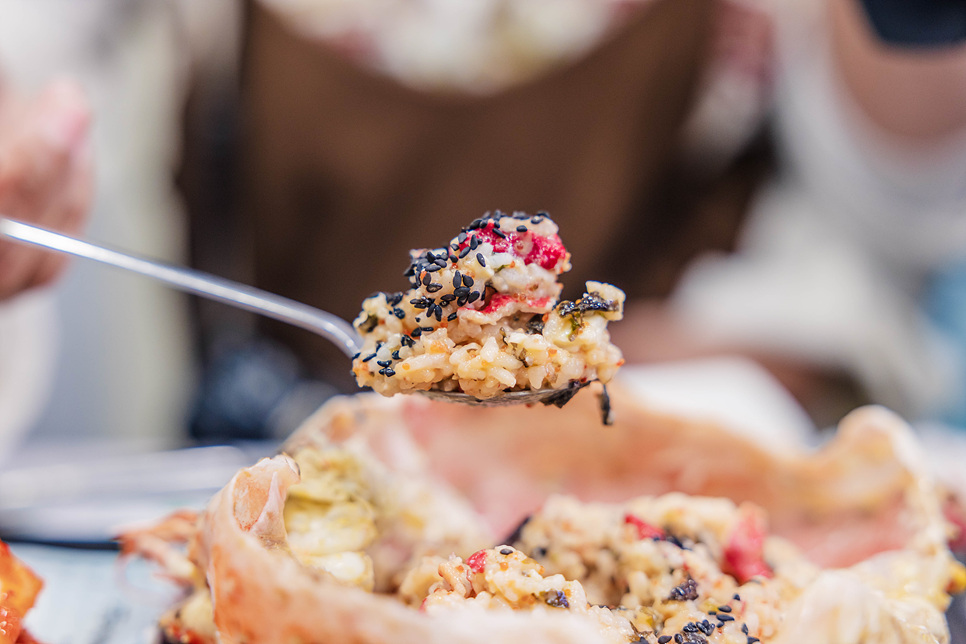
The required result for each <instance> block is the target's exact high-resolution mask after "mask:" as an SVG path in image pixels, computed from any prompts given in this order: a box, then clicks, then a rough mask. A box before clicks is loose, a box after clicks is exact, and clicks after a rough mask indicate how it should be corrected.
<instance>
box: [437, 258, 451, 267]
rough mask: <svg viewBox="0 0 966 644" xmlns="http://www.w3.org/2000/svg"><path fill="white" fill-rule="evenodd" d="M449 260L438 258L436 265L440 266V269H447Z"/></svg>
mask: <svg viewBox="0 0 966 644" xmlns="http://www.w3.org/2000/svg"><path fill="white" fill-rule="evenodd" d="M447 259H449V258H448V257H437V258H436V265H437V266H439V267H440V268H446V264H447Z"/></svg>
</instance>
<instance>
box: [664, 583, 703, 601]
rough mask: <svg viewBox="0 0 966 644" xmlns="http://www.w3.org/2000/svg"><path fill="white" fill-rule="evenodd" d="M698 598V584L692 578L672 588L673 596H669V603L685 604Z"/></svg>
mask: <svg viewBox="0 0 966 644" xmlns="http://www.w3.org/2000/svg"><path fill="white" fill-rule="evenodd" d="M697 598H698V582H696V581H695V580H693V579H691V578H690V577H689V578H688V579H686V580H684V581H683V582H681V583H680V584H678V585H677V586H675V587H674V588H672V589H671V594H670V595H668V601H672V602H683V601H688V600H692V599H697Z"/></svg>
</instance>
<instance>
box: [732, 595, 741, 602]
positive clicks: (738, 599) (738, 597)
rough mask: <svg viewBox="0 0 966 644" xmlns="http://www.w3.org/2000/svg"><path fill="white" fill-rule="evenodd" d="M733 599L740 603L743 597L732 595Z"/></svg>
mask: <svg viewBox="0 0 966 644" xmlns="http://www.w3.org/2000/svg"><path fill="white" fill-rule="evenodd" d="M731 598H732V599H733V600H735V601H736V602H740V601H741V595H739V594H738V593H735V594H734V595H732V596H731Z"/></svg>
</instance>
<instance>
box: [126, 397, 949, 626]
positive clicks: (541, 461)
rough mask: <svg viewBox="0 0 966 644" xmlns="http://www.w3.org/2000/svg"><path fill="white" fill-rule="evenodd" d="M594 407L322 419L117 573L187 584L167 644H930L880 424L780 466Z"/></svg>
mask: <svg viewBox="0 0 966 644" xmlns="http://www.w3.org/2000/svg"><path fill="white" fill-rule="evenodd" d="M610 398H611V403H612V407H613V409H614V410H615V411H616V416H615V423H614V425H612V426H609V427H604V426H602V425H601V424H600V414H599V409H598V403H597V400H596V398H595V397H594V396H593V395H591V392H590V391H589V390H587V391H584V392H582V393H581V394H580V395H578V396H577V397H575V399H574V400H573V401H572V402H571V403H570V404H569V405H568V406H567V408H566V409H564V410H558V409H554V408H544V407H530V408H499V407H495V408H471V407H466V406H461V405H453V404H447V403H439V402H434V401H430V400H427V399H423V398H421V397H418V396H396V397H393V398H383V397H381V396H378V395H375V394H361V395H357V396H352V397H340V398H336V399H333V400H331V401H330V402H329V403H327V404H326V405H325V406H323V407H322V408H321V409H320V410H319V411H318V412H317V413H315V414H314V415H313V416H312V417H311V418H309V419H308V420H307V421H306V422H305V423H304V424H303V426H302V427H301V428H300V429H299V430H297V431H296V432H295V433H294V434H293V435H292V436H291V437H290V439H289V440H288V441H287V442H286V444H285V445H284V446H283V449H282V452H283V453H282V454H280V455H279V456H276V457H274V458H271V459H264V460H263V461H261V462H259V463H258V464H256V465H254V466H253V467H251V468H246V469H243V470H241V471H240V472H239V473H238V474H237V475H236V476H235V477H234V478H233V479H232V480H231V481H230V482H228V484H227V486H226V487H225V488H224V489H223V490H222V491H221V492H219V493H218V494H217V495H216V496H215V497H214V498H213V499H212V500H211V502H210V503H209V505H208V507H207V509H206V510H205V511H204V512H202V513H200V514H198V515H197V516H194V515H191V514H190V513H188V514H184V513H182V514H180V515H176V516H174V517H172V518H171V519H169V520H167V521H165V522H162V523H161V524H159V525H158V526H154V527H151V528H148V529H144V530H138V531H132V532H129V533H127V534H126V535H124V536H123V537H122V546H123V552H124V553H125V555H127V556H130V555H136V556H143V557H147V558H150V559H154V560H156V561H158V562H160V564H161V565H162V567H163V568H164V570H165V572H166V573H167V575H168V576H169V577H170V578H171V579H173V580H174V581H175V582H176V583H180V584H183V585H184V587H185V597H186V599H185V600H184V601H183V602H182V603H181V604H179V605H178V606H176V607H175V608H173V609H172V610H171V612H170V613H169V614H168V615H166V616H165V618H163V619H162V623H161V626H162V631H163V633H164V638H165V639H166V640H169V641H185V642H188V641H190V642H222V643H225V644H228V643H236V642H237V643H242V642H245V643H252V644H254V643H268V642H279V643H281V642H285V643H293V642H305V643H308V642H373V643H376V642H380V643H382V642H386V641H393V642H396V643H400V642H421V643H425V642H437V641H438V642H528V643H531V644H532V643H534V642H544V641H546V642H554V643H555V644H559V643H561V642H575V643H576V642H580V643H581V644H589V643H592V642H658V643H662V644H666V643H667V642H670V641H673V642H675V643H677V644H681V643H682V642H740V644H746V643H747V644H752V643H753V642H758V641H765V642H780V643H784V642H803V641H810V642H821V643H824V642H836V643H847V642H855V643H858V642H864V643H872V642H883V643H885V642H889V643H893V642H895V643H898V642H946V641H948V640H949V632H948V626H947V623H946V620H945V617H944V611H945V609H946V607H947V606H948V604H949V602H950V595H951V594H952V593H956V592H960V591H961V590H962V589H963V586H964V581H966V574H964V572H963V568H962V566H960V564H958V563H957V561H956V559H955V558H954V557H953V555H952V554H951V551H950V549H949V546H948V543H949V540H950V539H951V538H955V537H956V535H957V531H956V528H955V527H954V526H953V525H952V524H950V523H949V522H948V521H947V519H946V518H945V515H944V505H945V504H947V503H948V501H949V497H948V495H947V494H946V493H945V492H944V490H943V489H942V488H941V487H940V486H939V485H938V484H937V482H936V481H935V480H934V479H933V478H932V476H931V474H930V472H929V471H927V469H926V467H925V465H924V459H923V457H922V455H921V454H920V449H919V446H918V444H917V442H916V440H915V438H914V436H913V434H912V433H911V431H910V429H909V428H908V427H907V426H906V425H905V424H904V422H903V421H902V420H901V419H899V418H898V417H897V416H896V415H894V414H893V413H891V412H890V411H888V410H886V409H884V408H880V407H865V408H860V409H858V410H856V411H854V412H852V413H851V414H849V415H848V416H847V417H846V418H845V419H844V420H842V422H841V424H840V426H839V428H838V431H837V432H836V433H835V435H834V437H833V438H832V439H831V440H829V441H828V442H827V443H826V444H825V445H823V446H822V447H821V448H819V449H817V450H814V451H811V450H810V451H804V450H802V449H797V448H796V449H787V450H781V449H775V448H768V447H765V446H763V445H762V444H761V443H760V442H755V441H752V440H750V439H748V438H745V437H742V436H740V435H738V434H736V433H734V432H733V431H730V430H728V429H726V428H724V427H722V426H719V425H716V424H714V423H712V422H705V421H699V420H694V419H688V418H682V417H679V416H674V415H669V414H666V413H662V412H657V411H654V410H652V409H649V408H647V407H646V406H644V405H642V403H641V402H640V401H639V399H638V397H636V396H634V395H633V394H631V393H630V392H629V391H627V390H626V389H622V388H621V387H611V389H610ZM312 508H314V510H313V509H312ZM313 512H314V514H313ZM749 517H750V519H749ZM749 521H750V523H749ZM521 524H522V525H521ZM652 524H653V525H652ZM749 525H753V526H754V527H755V529H754V530H753V531H751V532H749V531H748V530H747V529H743V528H742V526H744V528H747V527H748V526H749ZM359 526H362V527H359ZM689 526H690V527H689ZM515 529H516V530H515ZM672 532H675V534H673V535H672V534H671V533H672ZM561 535H562V536H561ZM541 539H543V541H541ZM568 539H569V541H568ZM538 542H539V543H542V544H543V547H541V548H531V546H533V544H534V543H538ZM561 543H563V545H560V544H561ZM184 544H187V547H186V548H181V547H180V546H182V545H184ZM500 544H506V545H500ZM494 548H496V549H494ZM528 548H529V550H528ZM473 553H475V554H473ZM548 553H549V554H548ZM641 553H648V554H647V556H644V555H642V554H641ZM531 557H533V558H531ZM555 557H556V558H555ZM662 557H663V558H662ZM702 557H703V559H702ZM604 561H609V562H611V563H610V564H608V565H609V566H610V568H607V567H606V566H605V565H604V564H603V563H601V562H604ZM655 561H657V562H658V563H654V562H655ZM420 562H422V563H420ZM568 562H569V563H568ZM615 562H616V563H615ZM622 562H623V563H622ZM628 562H630V563H628ZM634 562H637V564H635V563H634ZM669 562H670V563H669ZM675 562H676V563H675ZM635 565H637V566H638V569H634V570H632V569H629V568H628V566H630V567H631V568H633V567H634V566H635ZM420 571H422V572H420ZM648 571H649V572H648ZM423 573H425V574H423ZM557 573H560V574H557ZM598 573H600V574H598ZM605 573H606V574H605ZM642 573H644V574H642ZM501 575H502V576H501ZM513 575H516V576H513ZM595 575H596V576H595ZM648 575H651V576H652V577H653V579H652V580H651V582H649V581H648ZM662 575H663V577H662ZM511 577H512V578H511ZM661 578H664V579H665V580H666V581H667V583H668V584H671V585H673V584H677V585H675V586H674V588H671V590H670V591H668V588H669V587H670V586H668V587H665V588H663V589H658V590H654V587H653V584H654V583H659V582H657V581H654V580H657V579H661ZM635 580H636V581H635ZM648 583H652V585H651V586H650V587H648ZM608 584H610V585H612V586H614V587H611V588H609V589H608V588H606V586H608ZM608 593H610V595H608ZM615 593H616V594H615ZM649 593H650V594H649ZM671 600H674V601H671ZM722 603H724V604H726V605H722V606H719V604H722ZM675 625H676V626H675ZM672 633H673V635H672Z"/></svg>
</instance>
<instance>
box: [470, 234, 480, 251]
mask: <svg viewBox="0 0 966 644" xmlns="http://www.w3.org/2000/svg"><path fill="white" fill-rule="evenodd" d="M479 245H480V240H479V238H478V237H477V236H476V235H473V238H472V239H470V250H476V247H477V246H479Z"/></svg>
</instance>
